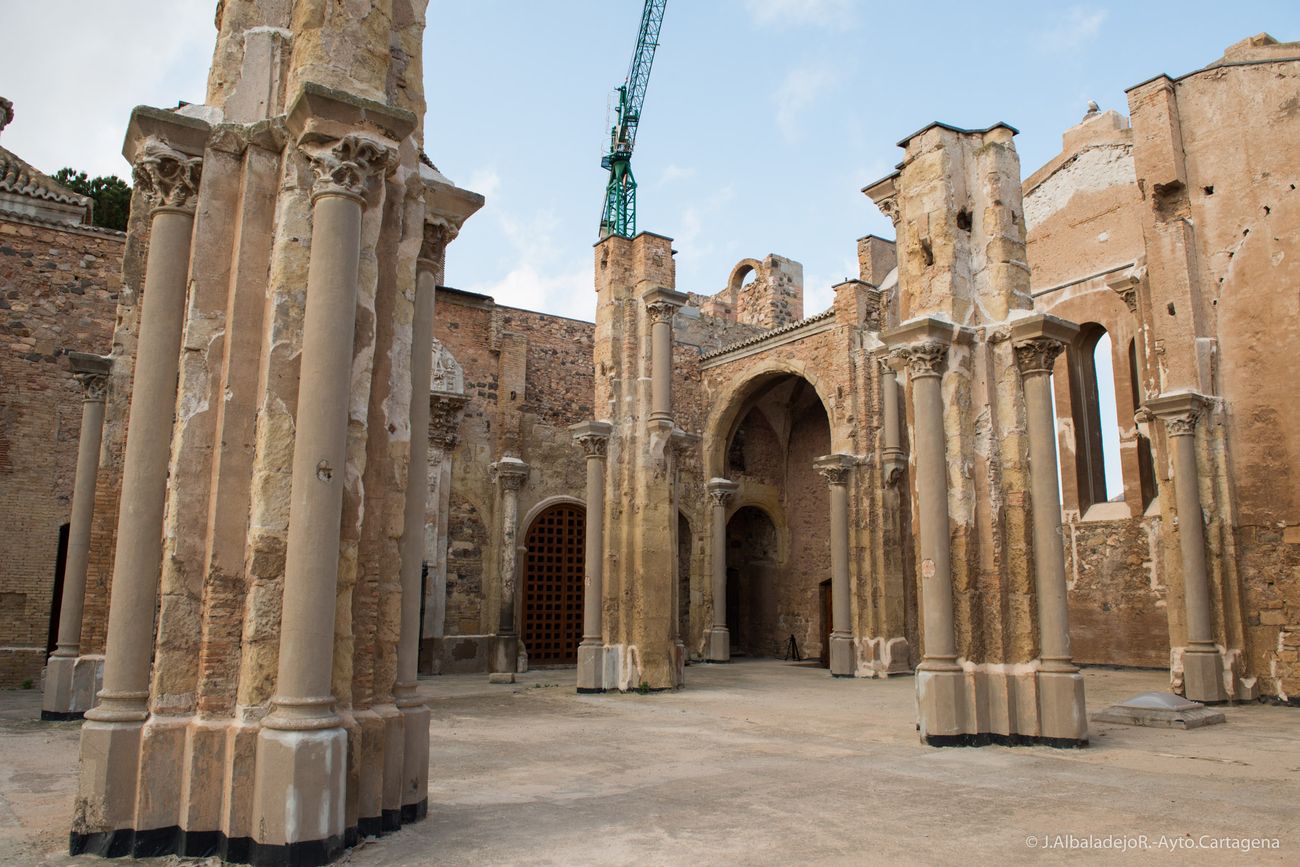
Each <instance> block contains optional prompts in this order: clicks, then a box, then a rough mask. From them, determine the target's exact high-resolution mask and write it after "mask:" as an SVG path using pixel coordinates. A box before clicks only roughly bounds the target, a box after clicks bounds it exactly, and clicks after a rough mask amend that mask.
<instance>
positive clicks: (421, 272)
mask: <svg viewBox="0 0 1300 867" xmlns="http://www.w3.org/2000/svg"><path fill="white" fill-rule="evenodd" d="M444 229H445V227H443V226H440V225H434V224H426V225H425V227H424V238H425V240H424V247H423V248H422V249H421V250H420V258H419V259H418V260H417V261H416V266H415V267H416V275H415V311H414V314H413V318H412V320H411V408H410V419H411V450H410V455H409V459H408V462H407V474H406V503H405V511H404V514H403V524H402V547H401V555H402V567H401V568H402V627H401V634H400V637H399V639H398V644H397V682H396V683H395V684H394V686H393V700H394V703H395V704H396V705H397V709H398V711H399V712H400V713H401V715H402V739H403V743H402V778H401V784H402V797H401V804H402V806H401V814H402V821H403V822H413V821H415V820H417V819H420V818H423V817H424V816H425V815H426V814H427V813H428V810H429V795H428V792H429V709H428V708H427V707H426V706H425V704H424V702H423V701H422V700H421V699H420V697H419V695H418V694H417V693H416V685H417V678H418V671H417V668H418V666H419V661H420V602H421V591H422V588H421V586H420V574H421V569H422V567H423V565H424V515H425V508H426V506H427V503H426V500H427V495H428V490H429V462H428V455H429V435H428V431H429V399H428V394H429V389H430V383H431V377H432V367H433V359H432V357H431V355H430V347H431V346H432V345H433V299H434V293H435V291H436V290H437V286H438V280H437V274H438V271H439V270H440V267H439V263H440V262H441V259H442V248H443V247H445V246H446V242H447V240H448V239H447V237H446V236H447V232H446V231H444Z"/></svg>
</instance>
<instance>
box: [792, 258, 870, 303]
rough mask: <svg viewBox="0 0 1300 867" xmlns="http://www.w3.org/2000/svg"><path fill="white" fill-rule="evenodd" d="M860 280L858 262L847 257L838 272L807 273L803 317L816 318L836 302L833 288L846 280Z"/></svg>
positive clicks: (805, 276) (804, 287) (804, 281)
mask: <svg viewBox="0 0 1300 867" xmlns="http://www.w3.org/2000/svg"><path fill="white" fill-rule="evenodd" d="M856 279H858V260H857V259H856V258H852V257H847V256H846V257H845V258H843V259H841V260H840V262H839V270H838V271H817V272H812V271H805V272H804V280H803V315H804V316H816V315H817V314H818V313H821V312H823V311H825V310H827V309H828V308H830V306H831V304H832V303H834V301H835V291H834V290H833V289H832V288H831V287H832V286H835V285H836V284H838V283H843V282H844V281H845V280H856Z"/></svg>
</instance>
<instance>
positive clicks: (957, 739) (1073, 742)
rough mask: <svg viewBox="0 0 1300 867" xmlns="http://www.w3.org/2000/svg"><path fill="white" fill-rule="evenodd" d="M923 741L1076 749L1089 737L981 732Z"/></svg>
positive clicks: (939, 744) (937, 744)
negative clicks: (1050, 736) (1047, 736)
mask: <svg viewBox="0 0 1300 867" xmlns="http://www.w3.org/2000/svg"><path fill="white" fill-rule="evenodd" d="M921 742H922V743H924V744H925V745H926V746H931V747H994V746H996V747H1053V748H1055V749H1059V750H1076V749H1079V748H1081V747H1086V746H1087V745H1088V739H1087V738H1084V739H1082V740H1079V739H1077V738H1044V737H1039V736H1037V735H1002V734H995V733H993V732H980V733H978V734H966V735H924V736H922V738H921Z"/></svg>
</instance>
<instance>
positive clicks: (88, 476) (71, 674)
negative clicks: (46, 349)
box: [41, 352, 112, 720]
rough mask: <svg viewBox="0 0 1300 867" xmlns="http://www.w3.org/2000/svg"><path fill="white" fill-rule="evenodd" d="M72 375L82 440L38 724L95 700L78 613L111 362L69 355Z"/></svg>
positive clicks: (78, 711) (69, 715) (76, 713)
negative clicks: (77, 386) (80, 659)
mask: <svg viewBox="0 0 1300 867" xmlns="http://www.w3.org/2000/svg"><path fill="white" fill-rule="evenodd" d="M68 362H69V365H70V367H71V368H72V375H73V376H74V377H75V378H76V380H77V382H79V383H81V387H82V389H83V390H84V395H83V397H82V401H81V440H80V442H79V443H78V444H77V475H76V478H75V479H74V480H73V484H72V515H71V520H70V521H69V524H68V559H67V562H66V563H65V564H64V567H63V598H62V599H61V600H60V602H59V638H58V641H59V643H58V647H57V648H56V649H55V651H54V653H52V654H51V655H50V660H49V664H48V665H47V666H46V669H45V695H44V697H43V700H42V701H41V719H43V720H69V719H81V716H82V714H84V713H85V712H86V711H87V710H88V709H89V708H90V706H91V704H92V703H93V700H94V686H95V679H94V678H95V671H94V666H93V665H82V666H80V668H78V666H77V656H78V654H79V653H80V652H81V613H82V607H83V606H84V604H85V601H86V563H87V558H88V556H89V554H90V522H91V518H92V517H93V516H94V512H95V477H96V475H97V474H98V473H99V445H100V440H101V438H102V436H103V433H104V392H105V389H106V388H107V387H108V372H109V368H110V367H111V366H112V361H111V360H110V359H108V358H103V357H100V356H98V355H89V354H87V353H84V352H69V353H68Z"/></svg>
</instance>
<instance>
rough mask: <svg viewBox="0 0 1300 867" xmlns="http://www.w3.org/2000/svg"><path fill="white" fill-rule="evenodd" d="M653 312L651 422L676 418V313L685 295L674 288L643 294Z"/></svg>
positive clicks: (650, 310) (684, 299) (646, 305)
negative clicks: (674, 389) (674, 371)
mask: <svg viewBox="0 0 1300 867" xmlns="http://www.w3.org/2000/svg"><path fill="white" fill-rule="evenodd" d="M642 297H643V298H644V300H645V307H646V312H648V313H649V314H650V421H651V423H654V422H661V421H662V422H669V423H670V424H671V422H672V420H673V316H674V315H675V314H676V313H677V308H678V307H681V306H682V305H683V304H685V303H686V296H685V295H683V294H682V293H681V292H674V291H673V290H671V289H664V288H662V287H661V288H657V289H651V290H650V291H649V292H647V293H646V294H645V295H644V296H642Z"/></svg>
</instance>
